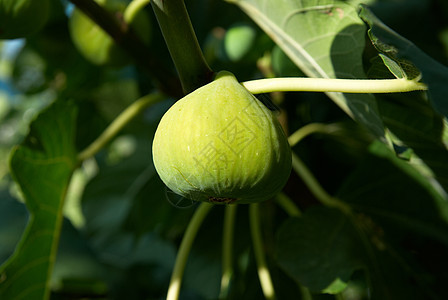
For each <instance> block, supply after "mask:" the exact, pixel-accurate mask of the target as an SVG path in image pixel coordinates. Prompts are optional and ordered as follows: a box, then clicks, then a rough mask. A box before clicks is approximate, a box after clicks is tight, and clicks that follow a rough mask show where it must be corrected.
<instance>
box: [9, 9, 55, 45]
mask: <svg viewBox="0 0 448 300" xmlns="http://www.w3.org/2000/svg"><path fill="white" fill-rule="evenodd" d="M49 13H50V3H49V0H0V39H17V38H23V37H27V36H29V35H31V34H33V33H35V32H37V31H39V30H40V29H41V28H42V27H43V26H44V25H45V23H46V22H47V20H48V17H49Z"/></svg>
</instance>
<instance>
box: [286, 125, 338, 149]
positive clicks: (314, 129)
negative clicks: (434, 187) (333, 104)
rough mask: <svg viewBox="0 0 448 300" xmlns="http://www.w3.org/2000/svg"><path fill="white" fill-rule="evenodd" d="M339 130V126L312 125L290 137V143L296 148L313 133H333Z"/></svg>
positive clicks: (302, 128)
mask: <svg viewBox="0 0 448 300" xmlns="http://www.w3.org/2000/svg"><path fill="white" fill-rule="evenodd" d="M337 129H338V125H337V124H323V123H310V124H307V125H304V126H302V127H300V128H299V129H298V130H296V131H295V132H294V133H293V134H291V135H290V136H289V137H288V142H289V145H290V146H291V147H294V146H295V145H297V144H298V143H299V142H300V141H301V140H303V139H304V138H305V137H307V136H309V135H311V134H313V133H331V132H334V131H336V130H337Z"/></svg>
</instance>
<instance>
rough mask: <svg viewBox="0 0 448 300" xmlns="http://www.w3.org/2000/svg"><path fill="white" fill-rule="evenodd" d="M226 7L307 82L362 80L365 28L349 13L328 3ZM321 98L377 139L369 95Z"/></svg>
mask: <svg viewBox="0 0 448 300" xmlns="http://www.w3.org/2000/svg"><path fill="white" fill-rule="evenodd" d="M228 1H229V2H232V3H235V4H237V5H238V6H240V7H241V9H242V10H244V11H245V12H246V14H248V15H249V16H250V17H251V18H252V19H253V20H254V21H255V22H256V23H257V24H258V25H259V26H260V27H261V28H262V29H263V30H264V31H265V32H266V33H267V34H268V35H269V36H270V37H271V38H272V39H273V40H274V42H275V43H276V44H277V45H278V46H280V48H282V50H283V51H284V52H285V53H286V54H287V55H288V56H289V57H290V58H291V60H292V61H293V62H294V63H295V64H296V65H297V66H298V67H300V69H301V70H302V71H303V72H304V73H305V74H306V75H308V76H309V77H322V78H364V77H365V74H364V71H363V65H362V53H363V51H364V41H365V37H364V36H365V31H366V28H365V25H364V23H363V22H362V21H361V19H360V18H359V17H358V14H357V12H356V9H355V7H353V6H351V5H348V4H346V3H345V2H342V1H332V0H309V1H295V0H282V1H270V0H228ZM327 94H328V96H329V97H330V98H331V99H332V100H333V101H334V102H335V103H336V104H337V105H339V107H341V108H342V109H343V110H344V111H345V112H346V113H347V114H349V115H350V116H352V117H353V118H355V120H357V121H358V122H360V123H361V124H363V125H365V126H366V127H367V128H369V129H370V130H371V131H372V132H373V133H375V134H376V135H377V136H382V135H383V125H382V121H381V119H380V117H379V116H378V109H377V105H376V101H375V98H374V97H373V96H372V95H368V94H341V93H327Z"/></svg>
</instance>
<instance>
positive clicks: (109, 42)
mask: <svg viewBox="0 0 448 300" xmlns="http://www.w3.org/2000/svg"><path fill="white" fill-rule="evenodd" d="M95 2H97V3H98V4H99V5H100V6H102V7H104V8H105V9H106V10H107V11H109V12H110V13H112V14H114V15H115V16H117V17H123V13H124V11H125V9H126V7H127V4H128V2H126V1H124V0H95ZM130 25H131V26H132V29H133V30H134V31H135V32H136V34H137V35H138V36H139V37H140V38H141V39H142V40H143V42H145V43H146V44H149V40H150V35H151V24H150V21H149V19H148V16H147V15H146V14H145V13H144V11H140V12H139V13H138V15H137V16H136V17H135V19H134V20H133V21H132V23H131V24H130ZM69 31H70V35H71V37H72V40H73V43H74V44H75V46H76V48H77V49H78V51H79V52H80V53H81V54H82V55H83V56H84V57H85V58H86V59H87V60H88V61H90V62H91V63H92V64H94V65H98V66H113V67H122V66H125V65H126V64H128V63H129V62H130V57H129V56H128V55H127V53H125V52H124V50H123V49H121V47H120V46H119V45H117V44H116V43H115V41H114V40H113V39H112V37H110V35H109V34H108V33H107V32H105V31H104V30H103V29H102V28H101V27H100V26H98V25H97V24H96V23H95V22H94V21H93V20H91V19H90V18H89V17H88V16H87V15H85V14H84V13H83V12H82V11H81V10H79V9H77V8H75V9H74V10H73V13H72V15H71V16H70V20H69Z"/></svg>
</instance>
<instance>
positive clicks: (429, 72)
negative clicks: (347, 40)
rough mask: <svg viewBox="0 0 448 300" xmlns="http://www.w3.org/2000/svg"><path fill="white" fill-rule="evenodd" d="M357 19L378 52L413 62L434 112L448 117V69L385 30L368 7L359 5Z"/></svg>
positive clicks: (392, 32) (388, 30)
mask: <svg viewBox="0 0 448 300" xmlns="http://www.w3.org/2000/svg"><path fill="white" fill-rule="evenodd" d="M359 15H360V17H361V18H362V19H363V20H364V21H365V22H366V23H367V24H368V25H369V27H370V29H369V31H368V33H369V37H370V39H371V40H372V42H373V44H374V45H375V47H376V48H377V49H378V51H380V52H382V53H384V54H385V55H387V56H389V57H391V58H393V59H398V60H408V61H410V62H412V63H413V64H414V65H415V66H416V67H417V68H418V69H419V70H420V71H421V73H422V75H423V77H422V80H423V82H425V83H426V84H427V85H428V88H429V90H428V94H429V96H430V100H431V102H432V104H433V105H434V107H435V109H436V110H437V111H438V112H439V113H441V114H442V115H444V116H448V102H447V101H446V95H447V94H448V85H447V84H446V83H447V82H448V68H447V67H446V66H444V65H442V64H440V63H439V62H437V61H435V60H434V59H433V58H431V57H430V56H428V55H427V54H426V53H424V52H423V51H421V50H420V49H419V48H417V46H415V45H414V44H413V43H412V42H410V41H409V40H407V39H405V38H404V37H402V36H400V35H399V34H398V33H396V32H394V31H393V30H392V29H390V28H388V27H387V26H386V25H385V24H383V23H382V22H381V20H379V19H378V18H377V17H376V16H375V15H374V14H373V13H372V12H371V11H370V10H369V9H368V8H367V6H365V5H361V11H360V13H359Z"/></svg>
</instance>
